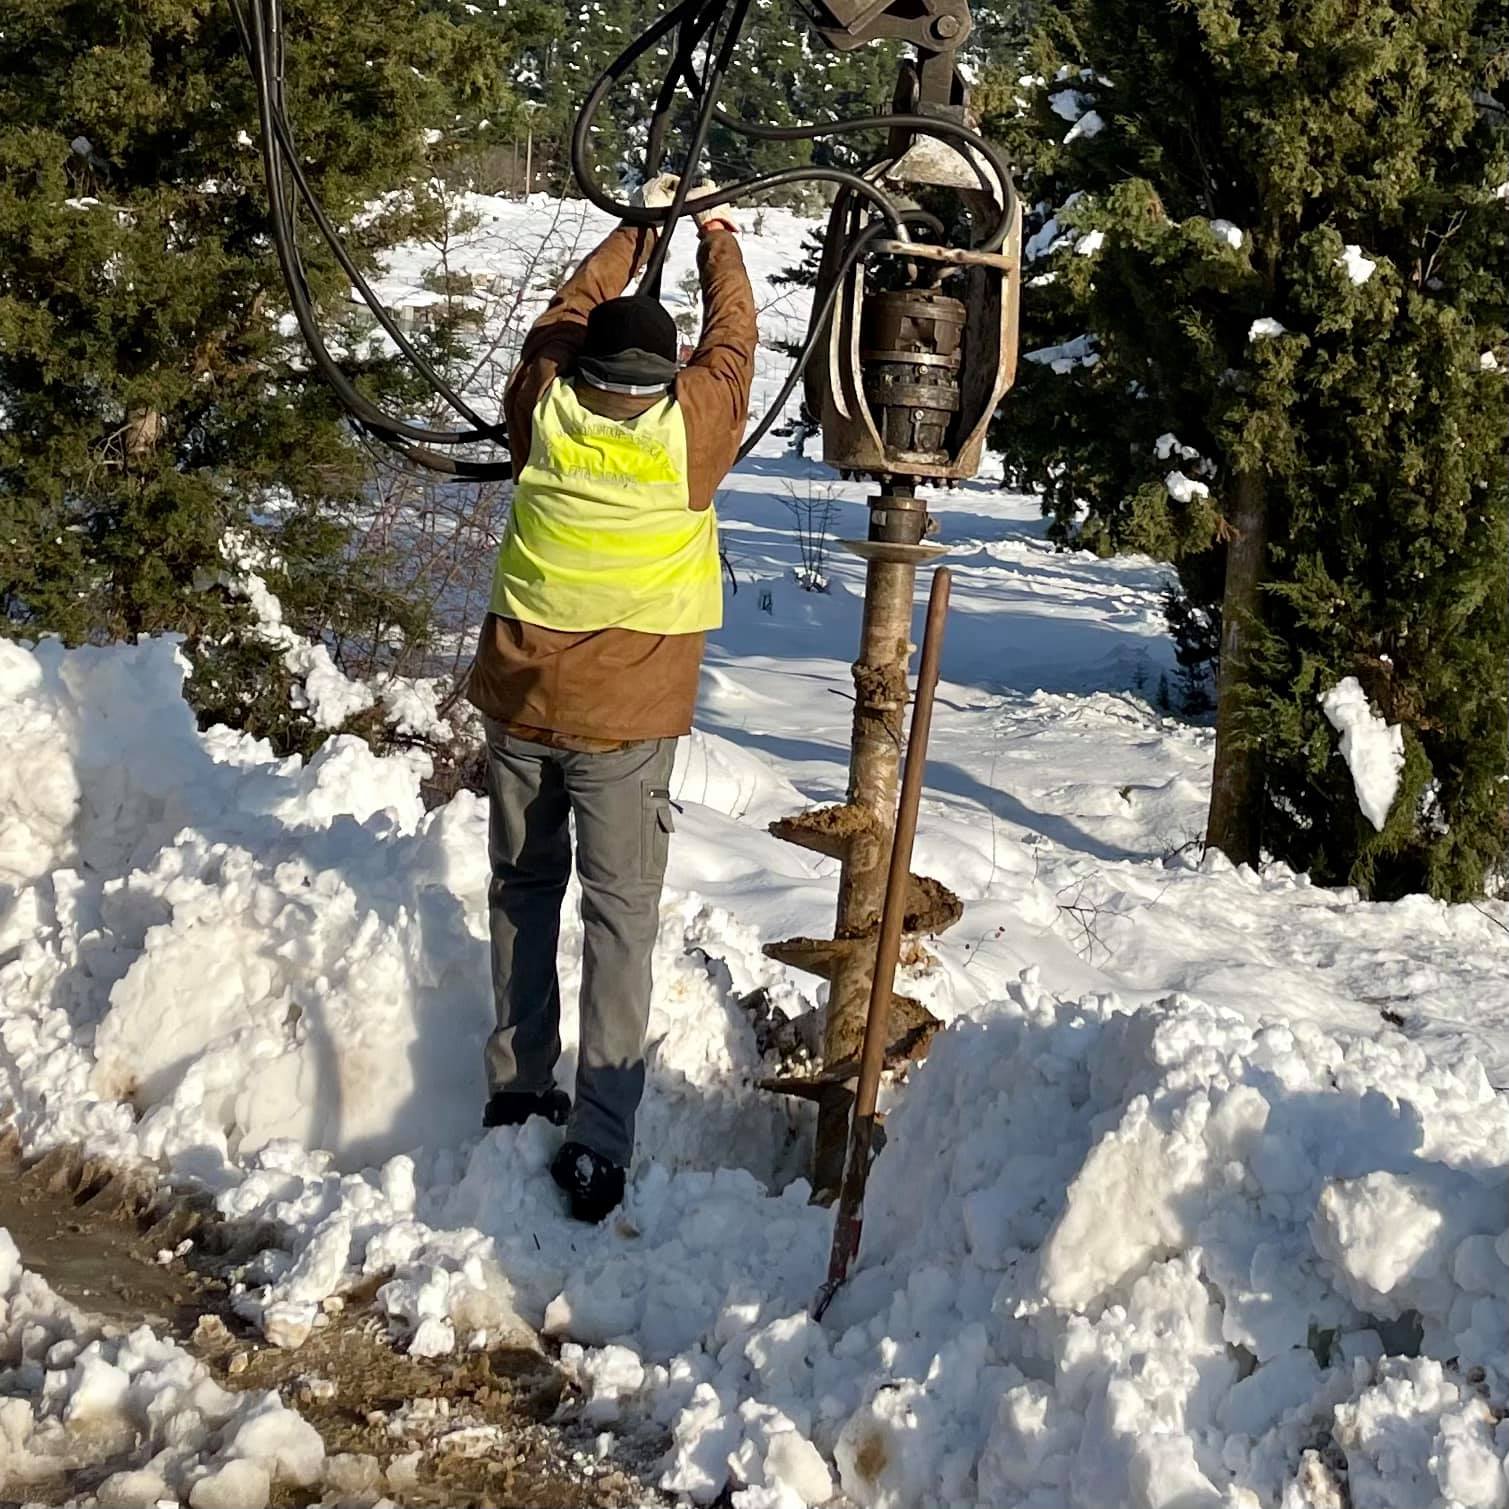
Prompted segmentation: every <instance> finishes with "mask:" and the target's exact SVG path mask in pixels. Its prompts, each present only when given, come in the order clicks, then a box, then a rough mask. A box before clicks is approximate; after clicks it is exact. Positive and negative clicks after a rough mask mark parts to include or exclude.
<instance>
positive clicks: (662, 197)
mask: <svg viewBox="0 0 1509 1509" xmlns="http://www.w3.org/2000/svg"><path fill="white" fill-rule="evenodd" d="M680 182H681V179H680V178H679V177H677V175H676V174H675V173H660V174H658V175H657V176H656V177H654V178H652V179H650V181H649V182H648V183H646V184H643V185H642V186H641V187H640V188H638V189H636V190H635V191H634V202H635V203H636V204H642V205H643V206H644V207H645V208H646V209H651V210H660V209H664V208H665V207H666V206H667V205H668V204H670V202H671V200H673V199H674V198H675V197H676V186H677V184H679V183H680ZM717 187H718V185H717V184H715V183H714V182H713V181H712V179H710V178H704V179H703V180H702V182H701V183H699V184H698V185H697V186H696V188H694V189H693V190H692V193H691V196H690V197H693V198H695V197H696V196H697V195H698V194H711V193H712V192H713V191H714V190H715V189H716V188H717ZM692 218H693V219H694V220H695V221H696V222H697V227H698V229H699V230H704V231H705V230H711V229H712V228H713V227H714V226H722V227H724V228H726V229H728V230H731V231H736V230H738V228H739V226H738V223H737V222H736V221H735V220H734V217H733V216H732V215H731V214H730V213H729V211H728V208H727V207H726V206H725V205H721V204H720V205H717V206H716V207H715V208H713V209H710V210H699V211H697V213H696V214H695V215H693V217H692Z"/></svg>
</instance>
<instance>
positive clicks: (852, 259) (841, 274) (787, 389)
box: [734, 223, 885, 463]
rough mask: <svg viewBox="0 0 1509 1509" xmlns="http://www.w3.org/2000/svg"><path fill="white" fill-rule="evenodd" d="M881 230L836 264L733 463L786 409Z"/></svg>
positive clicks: (870, 228) (867, 234) (867, 232)
mask: <svg viewBox="0 0 1509 1509" xmlns="http://www.w3.org/2000/svg"><path fill="white" fill-rule="evenodd" d="M884 230H885V226H883V225H875V224H873V223H872V224H870V225H867V226H866V227H865V228H864V229H863V230H862V231H860V233H859V234H858V235H857V236H856V237H855V238H854V240H853V241H852V242H851V243H850V244H849V248H848V250H847V251H846V252H845V253H844V255H843V259H842V261H840V262H839V264H838V271H837V273H836V274H835V276H834V279H833V282H832V283H831V284H829V286H828V292H827V293H826V295H824V297H823V302H822V304H821V305H819V306H818V307H817V308H816V309H814V310H813V311H812V316H811V318H810V319H809V321H808V336H807V340H806V341H805V343H804V344H803V346H802V349H801V351H800V352H799V353H798V354H797V358H796V360H795V361H794V362H793V363H792V365H791V371H790V372H788V373H787V374H786V381H785V382H784V383H782V384H781V391H780V392H779V393H777V394H776V396H775V398H774V399H773V400H772V402H771V403H770V404H768V405H767V406H766V409H765V417H764V418H763V419H761V421H760V422H759V424H757V425H756V426H755V427H754V429H753V430H752V431H751V432H750V433H749V434H748V435H747V436H745V438H744V443H743V444H742V445H741V446H740V447H739V454H738V455H737V456H736V457H735V458H734V460H735V462H736V463H737V462H739V461H742V460H743V459H744V458H745V457H746V456H747V455H748V454H749V453H750V452H751V451H752V450H753V449H754V448H755V447H756V446H757V445H758V444H759V443H760V442H761V441H762V440H763V439H764V438H765V436H766V433H767V432H768V431H769V429H770V427H771V425H773V424H774V423H775V422H776V420H777V419H779V418H780V416H781V410H782V409H784V408H785V407H786V401H787V399H789V398H790V397H791V395H792V393H793V392H795V391H796V385H797V384H798V383H799V382H800V381H801V380H802V373H803V372H805V371H806V370H807V363H808V362H809V361H811V360H812V353H813V352H814V351H815V350H816V349H817V347H818V343H819V342H820V341H821V339H822V337H823V334H824V332H825V331H826V330H827V327H828V321H829V320H830V319H831V318H832V317H833V306H834V305H835V304H836V303H837V302H838V298H839V295H840V294H841V293H842V292H843V286H844V282H845V280H846V279H847V278H848V276H849V274H850V273H851V272H852V271H853V270H854V264H855V263H856V262H858V261H859V259H860V258H861V257H863V256H864V254H865V253H866V252H867V251H868V250H869V249H870V243H871V242H872V241H876V240H879V238H880V235H881V233H882V232H883V231H884Z"/></svg>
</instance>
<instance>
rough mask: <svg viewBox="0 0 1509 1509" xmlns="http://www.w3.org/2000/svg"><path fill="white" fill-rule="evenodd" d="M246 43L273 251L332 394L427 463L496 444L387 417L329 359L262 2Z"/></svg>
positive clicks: (491, 434) (255, 7) (488, 434)
mask: <svg viewBox="0 0 1509 1509" xmlns="http://www.w3.org/2000/svg"><path fill="white" fill-rule="evenodd" d="M267 9H268V12H269V13H270V15H271V17H272V25H273V27H274V28H276V25H277V22H276V12H277V9H278V7H277V3H276V0H270V3H269V4H268V7H267ZM249 40H250V42H251V44H252V45H251V48H250V56H249V61H250V63H251V67H252V73H253V79H254V82H255V84H256V94H257V109H258V116H259V120H260V124H261V135H262V162H263V171H264V174H265V176H266V179H267V186H268V201H269V212H270V215H269V219H270V225H271V230H272V240H273V246H274V249H275V251H276V253H277V256H278V261H279V265H280V266H281V268H282V270H283V278H284V282H285V283H286V285H287V287H288V294H289V301H290V303H291V305H292V308H293V314H294V318H295V320H296V322H297V323H298V326H299V332H300V334H301V335H302V336H303V337H304V341H305V344H306V345H307V346H308V347H309V351H310V354H311V356H312V357H313V359H314V362H315V366H316V367H317V368H318V370H319V372H320V374H321V375H322V376H323V377H324V378H325V379H326V381H327V382H329V383H330V384H331V386H332V387H333V388H334V389H335V391H336V394H337V396H338V397H339V398H340V400H341V402H342V403H343V404H345V406H346V407H347V409H349V410H350V411H351V413H352V414H353V416H354V417H355V418H356V419H358V420H359V421H360V422H361V423H362V425H363V426H364V427H366V428H367V429H369V430H370V431H372V432H373V433H374V434H377V435H380V436H389V435H391V436H394V437H399V438H403V439H405V440H408V441H411V442H415V444H416V450H415V454H416V456H423V457H424V459H426V462H427V464H429V457H430V455H431V454H432V453H424V452H420V451H419V450H418V449H417V447H423V446H430V445H458V444H474V443H476V442H478V441H480V440H489V439H496V438H497V436H498V430H497V429H496V427H491V428H489V429H487V430H485V431H483V432H482V433H480V434H479V433H477V432H475V431H443V430H440V431H437V430H431V429H427V428H425V427H423V426H419V425H412V424H408V423H407V422H405V421H403V420H400V419H394V418H392V417H391V416H389V415H387V414H385V413H384V412H383V411H382V410H381V409H379V408H378V407H377V406H376V405H375V404H373V403H372V402H371V401H370V400H369V399H368V398H367V397H366V396H365V395H364V394H363V393H362V392H361V391H360V390H359V389H358V388H357V387H356V386H355V385H354V384H353V383H352V382H351V380H350V379H349V378H348V377H347V376H346V374H345V372H344V371H343V370H342V369H341V367H340V366H339V365H338V364H337V363H336V361H335V360H334V358H333V357H332V356H331V354H330V352H329V349H328V348H327V347H326V345H325V342H324V339H323V337H322V335H321V333H320V329H319V323H318V320H317V318H316V316H315V312H314V309H313V305H312V303H311V300H310V297H309V289H308V284H307V281H306V279H305V276H304V269H303V265H302V262H301V260H300V258H299V256H298V251H297V245H296V242H295V237H294V232H293V227H292V225H291V224H290V223H289V220H288V218H287V217H286V215H285V214H284V210H285V209H286V207H287V204H288V190H287V189H286V187H285V185H284V182H283V177H282V172H281V168H282V163H281V161H280V154H279V145H280V144H279V142H278V140H277V128H276V125H275V123H274V105H275V102H276V101H277V99H278V95H279V86H278V85H277V84H276V83H275V81H274V75H273V70H272V67H271V63H270V59H271V58H273V57H275V56H276V50H277V48H278V46H279V45H280V44H279V43H278V41H277V32H276V30H275V29H274V30H273V31H272V33H271V34H269V15H268V14H264V11H263V6H262V0H252V6H251V26H250V35H249ZM434 459H437V460H442V461H443V460H446V459H447V458H444V457H435V458H434ZM474 464H475V465H477V466H481V467H489V468H492V467H494V466H496V467H497V468H498V470H497V472H496V473H495V474H496V475H499V476H511V475H512V468H511V467H510V466H508V465H506V464H503V463H489V462H478V463H474Z"/></svg>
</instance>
